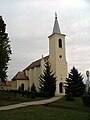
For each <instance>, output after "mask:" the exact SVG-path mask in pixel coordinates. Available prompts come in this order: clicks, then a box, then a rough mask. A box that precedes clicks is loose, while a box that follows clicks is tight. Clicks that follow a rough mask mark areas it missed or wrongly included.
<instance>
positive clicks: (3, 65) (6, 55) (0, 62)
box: [0, 16, 11, 82]
mask: <svg viewBox="0 0 90 120" xmlns="http://www.w3.org/2000/svg"><path fill="white" fill-rule="evenodd" d="M5 30H6V24H5V23H4V21H3V19H2V16H0V80H1V81H2V82H5V81H6V78H7V75H6V74H7V69H8V62H9V60H10V54H11V47H10V44H9V42H10V41H9V38H8V34H7V33H5Z"/></svg>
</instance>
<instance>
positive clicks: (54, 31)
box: [52, 12, 61, 34]
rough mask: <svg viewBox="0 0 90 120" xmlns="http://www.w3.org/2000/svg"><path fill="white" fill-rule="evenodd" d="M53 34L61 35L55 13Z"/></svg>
mask: <svg viewBox="0 0 90 120" xmlns="http://www.w3.org/2000/svg"><path fill="white" fill-rule="evenodd" d="M53 33H59V34H61V31H60V28H59V24H58V20H57V13H56V12H55V22H54V27H53V32H52V34H53Z"/></svg>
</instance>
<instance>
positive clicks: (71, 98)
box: [65, 93, 74, 101]
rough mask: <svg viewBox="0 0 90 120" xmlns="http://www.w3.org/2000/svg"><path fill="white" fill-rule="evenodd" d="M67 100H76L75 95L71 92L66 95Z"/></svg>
mask: <svg viewBox="0 0 90 120" xmlns="http://www.w3.org/2000/svg"><path fill="white" fill-rule="evenodd" d="M65 100H66V101H74V97H73V95H72V94H71V93H69V94H67V95H66V96H65Z"/></svg>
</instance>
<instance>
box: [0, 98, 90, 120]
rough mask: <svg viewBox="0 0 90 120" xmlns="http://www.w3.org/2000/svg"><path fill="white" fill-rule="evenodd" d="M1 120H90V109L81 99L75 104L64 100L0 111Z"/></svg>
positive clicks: (77, 99)
mask: <svg viewBox="0 0 90 120" xmlns="http://www.w3.org/2000/svg"><path fill="white" fill-rule="evenodd" d="M0 120H90V108H87V107H85V106H84V105H83V103H82V99H81V98H76V99H75V101H73V102H69V101H68V102H67V101H65V100H64V98H63V99H61V100H58V101H55V102H53V103H51V104H48V105H45V106H42V105H39V106H29V107H24V108H19V109H14V110H9V111H0Z"/></svg>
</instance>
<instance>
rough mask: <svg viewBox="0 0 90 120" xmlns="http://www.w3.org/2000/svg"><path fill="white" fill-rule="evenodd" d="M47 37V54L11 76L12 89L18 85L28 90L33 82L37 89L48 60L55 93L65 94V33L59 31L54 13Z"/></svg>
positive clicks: (17, 87)
mask: <svg viewBox="0 0 90 120" xmlns="http://www.w3.org/2000/svg"><path fill="white" fill-rule="evenodd" d="M48 38H49V55H48V56H45V57H43V56H42V57H41V59H39V60H36V61H34V62H32V63H31V64H30V65H29V66H27V67H26V68H25V69H24V70H22V71H21V72H18V73H17V74H16V75H15V76H14V77H13V78H12V89H13V90H18V89H19V88H20V87H22V89H23V90H28V88H29V89H30V88H31V86H32V84H33V83H34V85H35V86H36V90H37V91H39V77H40V75H41V74H42V73H43V70H44V64H45V62H46V61H47V60H49V62H50V64H51V69H52V70H53V72H54V73H55V76H56V77H57V81H56V95H57V94H65V90H64V83H65V79H66V77H67V72H68V71H67V62H66V52H65V35H64V34H62V33H61V31H60V27H59V23H58V19H57V14H56V13H55V22H54V27H53V31H52V34H51V35H50V36H49V37H48Z"/></svg>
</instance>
